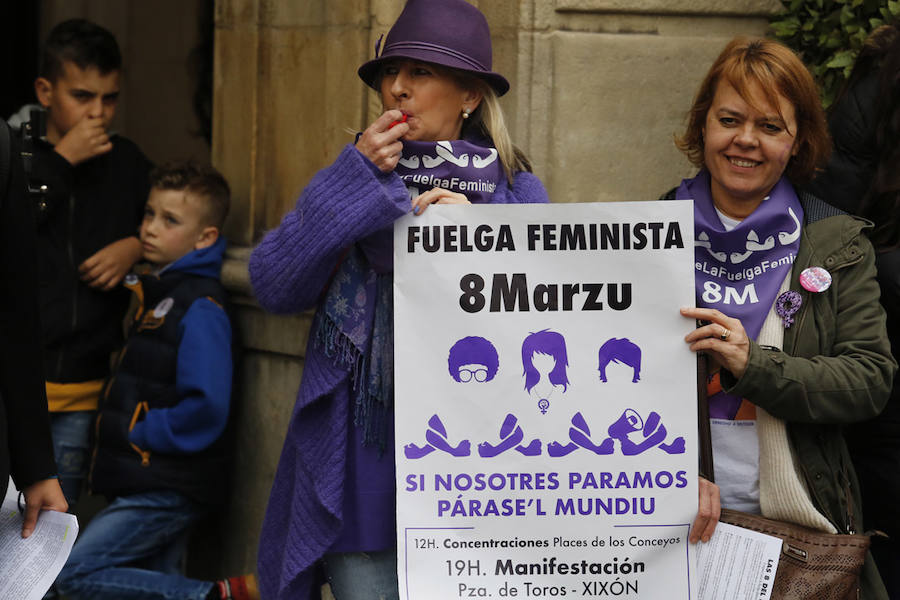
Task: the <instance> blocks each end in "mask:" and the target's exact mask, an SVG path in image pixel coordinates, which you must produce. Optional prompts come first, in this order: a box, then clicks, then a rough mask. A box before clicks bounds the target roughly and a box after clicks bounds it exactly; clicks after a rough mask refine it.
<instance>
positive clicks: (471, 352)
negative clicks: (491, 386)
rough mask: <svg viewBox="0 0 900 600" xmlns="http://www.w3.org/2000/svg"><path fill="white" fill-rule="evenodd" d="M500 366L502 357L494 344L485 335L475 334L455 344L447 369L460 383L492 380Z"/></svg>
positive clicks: (451, 349) (451, 350)
mask: <svg viewBox="0 0 900 600" xmlns="http://www.w3.org/2000/svg"><path fill="white" fill-rule="evenodd" d="M499 367H500V358H499V357H498V356H497V349H496V348H494V345H493V344H491V343H490V342H489V341H487V340H486V339H484V338H483V337H478V336H474V335H471V336H469V337H464V338H462V339H461V340H458V341H457V342H456V343H455V344H453V346H452V347H451V348H450V356H449V357H448V358H447V370H448V371H450V376H451V377H452V378H453V379H454V380H456V381H458V382H459V383H469V382H470V381H476V382H478V383H484V382H487V381H490V380H491V379H493V378H494V375H496V374H497V369H498V368H499Z"/></svg>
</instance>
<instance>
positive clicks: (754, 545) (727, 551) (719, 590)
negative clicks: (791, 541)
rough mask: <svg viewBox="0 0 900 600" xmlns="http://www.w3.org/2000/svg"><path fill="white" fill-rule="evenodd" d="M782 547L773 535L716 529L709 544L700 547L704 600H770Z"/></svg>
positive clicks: (727, 526)
mask: <svg viewBox="0 0 900 600" xmlns="http://www.w3.org/2000/svg"><path fill="white" fill-rule="evenodd" d="M781 544H782V541H781V540H780V539H778V538H777V537H773V536H771V535H766V534H764V533H759V532H757V531H751V530H749V529H744V528H743V527H737V526H735V525H730V524H728V523H719V524H718V525H716V531H715V532H714V533H713V534H712V537H710V539H709V542H707V543H705V544H703V543H700V544H697V545H698V550H697V573H698V574H699V576H700V600H751V599H753V600H767V599H768V598H769V596H770V594H771V593H772V583H773V582H774V581H775V572H776V571H777V570H778V558H779V557H780V556H781Z"/></svg>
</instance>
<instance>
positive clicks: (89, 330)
mask: <svg viewBox="0 0 900 600" xmlns="http://www.w3.org/2000/svg"><path fill="white" fill-rule="evenodd" d="M121 65H122V59H121V54H120V52H119V47H118V44H117V43H116V40H115V38H114V37H113V35H112V34H111V33H110V32H109V31H107V30H106V29H103V28H102V27H100V26H98V25H95V24H93V23H90V22H88V21H85V20H83V19H72V20H69V21H65V22H63V23H60V24H59V25H57V26H56V27H54V28H53V30H52V31H51V32H50V35H49V36H48V38H47V41H46V43H45V45H44V49H43V55H42V60H41V67H40V76H39V77H38V78H37V80H36V81H35V84H34V88H35V92H36V95H37V99H38V102H40V104H41V106H42V107H43V108H44V109H45V110H46V117H47V135H46V140H45V141H44V142H43V143H40V144H38V147H37V148H36V149H35V156H34V166H33V171H32V174H33V178H34V179H36V180H38V181H39V182H41V183H43V184H44V185H46V186H47V192H46V194H44V196H43V197H42V198H41V199H40V200H39V201H38V202H37V206H36V207H35V212H36V213H37V233H38V267H39V275H40V308H41V323H42V343H43V348H44V376H45V378H46V380H47V397H48V405H49V409H50V419H51V428H52V436H53V445H54V454H55V457H56V463H57V465H58V467H59V478H60V484H61V485H62V489H63V492H64V493H65V495H66V499H67V500H68V502H69V504H70V505H73V504H74V503H75V502H76V501H77V499H78V495H79V492H80V490H81V486H82V482H83V480H84V477H85V475H86V469H87V461H88V458H89V455H90V447H89V440H90V428H91V424H92V423H93V421H94V414H95V411H96V408H97V399H98V396H99V393H100V389H101V387H102V385H103V380H104V378H105V377H106V375H107V374H108V373H109V361H110V356H111V354H112V352H113V351H114V350H115V348H116V347H117V346H118V345H119V343H120V342H121V330H122V320H123V318H124V316H125V311H126V310H127V307H128V292H127V291H126V290H124V289H122V288H121V287H118V283H119V282H120V281H121V280H122V278H123V277H124V276H125V274H126V273H128V271H129V270H130V269H131V267H132V265H133V264H134V263H135V262H136V261H137V260H138V259H140V256H141V244H140V242H139V240H138V238H137V236H136V233H137V228H138V225H139V224H140V222H141V215H142V213H143V208H144V202H145V200H146V198H147V191H148V189H149V187H148V181H147V175H148V172H149V170H150V168H151V166H152V165H151V164H150V162H149V161H148V160H147V158H146V157H145V156H144V155H143V154H142V153H141V151H140V150H139V149H138V147H137V146H136V145H135V144H134V143H133V142H131V141H129V140H127V139H125V138H124V137H121V136H118V135H115V134H113V133H111V132H110V131H109V126H110V122H111V121H112V118H113V116H114V115H115V111H116V105H117V103H118V99H119V76H120V71H121ZM28 108H29V107H26V108H24V109H23V111H21V112H20V114H19V115H17V116H15V117H13V119H11V120H10V122H11V123H13V124H15V122H21V121H24V120H28V117H27V116H24V113H25V112H27V110H28Z"/></svg>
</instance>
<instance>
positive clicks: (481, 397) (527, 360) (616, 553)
mask: <svg viewBox="0 0 900 600" xmlns="http://www.w3.org/2000/svg"><path fill="white" fill-rule="evenodd" d="M394 261H395V264H394V314H395V319H394V321H395V365H396V375H395V376H396V384H395V385H396V388H395V389H396V393H395V403H396V440H397V443H396V461H397V527H398V533H397V538H398V540H397V541H398V577H399V584H400V598H402V599H404V600H444V599H447V600H450V599H459V598H471V597H493V598H507V597H510V598H511V597H521V598H555V597H562V596H569V597H603V596H624V597H633V598H658V599H666V600H673V599H681V598H685V599H688V598H696V597H697V596H696V582H695V581H694V577H693V575H694V574H693V573H692V566H693V564H694V563H693V550H694V549H693V547H692V546H690V545H689V544H688V543H687V537H688V530H689V527H690V523H691V521H692V520H693V518H694V516H695V514H696V510H697V410H696V368H695V365H696V359H695V357H694V355H693V353H691V352H690V351H689V349H688V347H687V344H686V343H685V342H684V336H685V335H686V333H687V332H688V331H689V330H690V328H691V327H693V323H691V322H690V321H689V320H687V319H685V318H684V317H682V316H681V315H680V314H679V311H678V309H679V307H682V306H693V305H694V288H693V281H694V265H693V208H692V203H691V202H689V201H686V202H681V201H672V202H622V203H598V204H561V205H517V206H508V205H507V206H503V205H493V206H432V207H430V208H429V209H428V210H427V211H426V212H425V214H424V215H422V216H420V217H416V216H412V215H410V216H408V217H405V218H403V219H401V220H399V221H398V222H397V224H396V225H395V229H394Z"/></svg>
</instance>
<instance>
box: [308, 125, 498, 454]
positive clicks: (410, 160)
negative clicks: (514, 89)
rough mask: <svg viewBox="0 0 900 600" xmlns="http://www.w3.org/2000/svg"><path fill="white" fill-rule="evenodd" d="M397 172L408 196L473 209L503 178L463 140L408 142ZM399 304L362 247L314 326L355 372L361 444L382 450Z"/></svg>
mask: <svg viewBox="0 0 900 600" xmlns="http://www.w3.org/2000/svg"><path fill="white" fill-rule="evenodd" d="M395 172H396V173H397V175H399V176H400V177H401V179H403V181H404V183H405V184H406V186H407V189H409V192H410V196H413V197H414V196H417V195H419V194H421V193H422V192H425V191H427V190H430V189H431V188H433V187H442V188H445V189H448V190H450V191H453V192H458V193H461V194H465V196H466V197H467V198H468V199H469V201H470V202H472V203H473V204H486V203H489V202H490V201H491V199H492V197H493V194H494V191H495V190H496V189H497V185H498V184H499V183H500V182H501V181H502V179H503V177H504V173H503V166H502V164H501V163H500V160H499V158H498V156H497V151H496V150H495V149H494V148H489V147H484V146H479V145H477V144H475V143H472V142H469V141H465V140H454V141H453V142H407V141H404V142H403V156H402V157H401V158H400V163H399V164H398V165H397V168H396V169H395ZM393 305H394V298H393V275H392V273H390V272H387V273H376V272H375V270H374V269H372V267H371V266H370V265H369V263H368V261H367V260H366V257H365V254H364V253H363V252H362V250H360V248H359V245H356V246H354V248H353V249H352V250H351V252H350V254H349V255H348V256H347V258H346V259H345V260H344V261H343V262H342V263H341V266H340V268H339V269H338V272H337V274H336V275H335V277H334V279H333V280H332V281H331V284H330V286H329V288H328V292H327V293H326V295H325V301H324V305H323V306H322V309H321V310H319V311H317V312H316V324H315V330H316V340H315V341H316V344H317V345H318V346H319V347H320V348H321V349H322V350H323V352H324V353H325V356H327V357H328V358H330V359H332V360H334V361H335V362H336V363H337V364H338V365H340V366H342V367H343V368H346V369H348V370H349V371H350V381H351V384H352V389H353V394H354V401H355V405H356V408H355V412H354V424H355V425H356V426H357V427H362V428H363V443H364V444H365V445H371V444H378V446H379V448H380V449H381V450H384V444H385V439H386V436H387V428H388V424H389V420H390V418H391V409H392V408H393V404H394V327H393Z"/></svg>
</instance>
